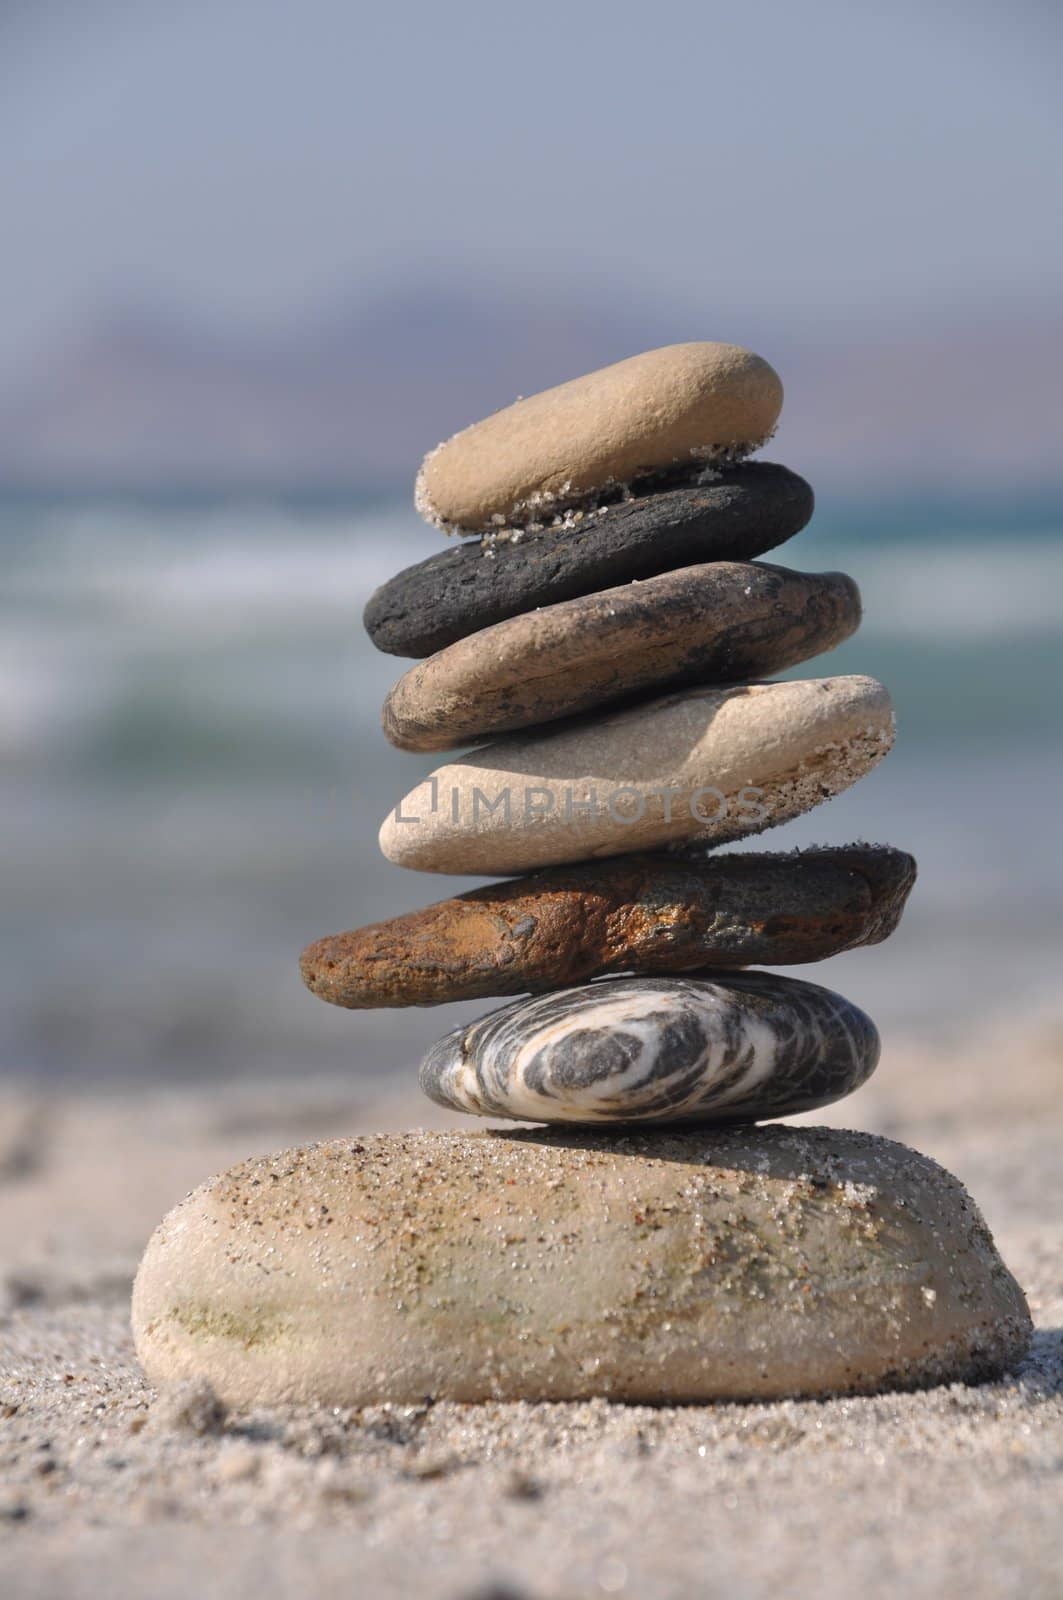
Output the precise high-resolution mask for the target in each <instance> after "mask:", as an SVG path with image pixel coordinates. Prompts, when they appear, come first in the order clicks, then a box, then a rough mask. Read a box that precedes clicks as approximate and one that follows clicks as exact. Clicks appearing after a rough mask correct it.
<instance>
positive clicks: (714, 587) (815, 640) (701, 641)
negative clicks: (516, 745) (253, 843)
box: [383, 561, 860, 750]
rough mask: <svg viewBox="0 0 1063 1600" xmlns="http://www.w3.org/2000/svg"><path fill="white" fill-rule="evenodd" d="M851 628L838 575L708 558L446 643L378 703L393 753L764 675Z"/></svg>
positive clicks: (856, 618) (855, 594)
mask: <svg viewBox="0 0 1063 1600" xmlns="http://www.w3.org/2000/svg"><path fill="white" fill-rule="evenodd" d="M859 623H860V592H859V590H858V589H857V587H856V584H855V583H854V582H853V581H852V579H851V578H848V577H846V576H845V574H844V573H842V572H792V571H790V569H789V568H788V567H775V566H770V565H768V564H767V563H764V562H758V561H706V562H703V563H702V564H701V565H700V566H696V567H679V568H678V569H677V570H676V571H674V572H663V573H661V574H660V575H659V576H658V577H656V578H645V579H642V580H640V581H639V582H637V583H627V584H622V585H618V586H617V587H616V588H615V589H602V590H599V592H598V593H597V594H589V595H582V596H580V598H579V599H576V600H564V601H561V602H560V603H559V604H558V605H555V606H544V607H542V608H541V609H540V610H538V611H530V612H527V613H525V615H523V616H520V617H510V618H508V619H507V621H505V622H497V623H495V624H494V626H493V627H491V628H485V629H484V630H483V631H482V632H480V633H474V634H472V635H471V636H470V637H469V638H467V639H459V640H458V641H457V642H456V643H455V644H452V645H448V647H447V648H446V649H445V650H440V651H439V652H438V653H437V654H436V655H434V656H429V658H428V660H427V661H422V662H420V663H419V664H418V665H417V666H416V667H411V668H410V670H409V672H407V673H405V674H404V676H403V677H401V678H400V679H399V681H398V683H396V684H395V686H394V688H393V689H392V690H391V692H390V694H389V695H388V697H387V699H386V701H385V702H384V713H383V723H384V732H385V733H386V734H387V736H388V738H389V739H390V740H391V743H392V744H395V745H398V747H399V748H400V750H448V749H453V748H454V747H455V746H457V745H465V744H474V743H476V742H477V741H478V740H480V739H484V738H490V737H493V736H494V735H496V734H499V733H512V732H515V731H517V730H518V729H521V728H534V727H537V726H538V725H539V724H540V723H544V722H556V721H557V720H558V719H559V718H561V717H569V716H575V715H577V714H578V713H580V712H584V711H591V710H593V709H594V708H595V707H597V706H604V705H621V704H623V703H624V702H625V701H626V700H628V699H630V698H632V697H633V696H635V695H639V694H648V693H658V694H660V693H663V692H664V691H665V690H668V689H680V688H685V687H687V686H688V685H690V684H694V683H697V684H722V683H736V682H740V681H742V680H743V679H756V678H766V677H770V676H771V675H772V674H773V673H776V672H782V671H783V670H784V669H785V668H786V667H793V666H796V665H797V664H798V662H801V661H807V660H808V659H809V658H810V657H811V656H818V655H821V654H822V653H823V652H824V651H827V650H833V649H834V647H835V646H836V645H839V644H841V642H842V641H843V640H844V639H847V638H848V637H849V636H850V634H852V633H854V632H855V631H856V629H857V627H858V626H859Z"/></svg>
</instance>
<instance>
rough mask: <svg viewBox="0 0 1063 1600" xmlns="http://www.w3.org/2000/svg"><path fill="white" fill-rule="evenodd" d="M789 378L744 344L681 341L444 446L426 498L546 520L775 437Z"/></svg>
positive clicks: (459, 513)
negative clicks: (621, 488) (608, 492)
mask: <svg viewBox="0 0 1063 1600" xmlns="http://www.w3.org/2000/svg"><path fill="white" fill-rule="evenodd" d="M781 409H782V384H781V382H780V381H779V377H778V375H777V373H775V372H774V371H773V369H772V368H771V367H770V366H769V365H768V363H767V362H766V361H764V360H763V359H762V358H761V357H760V356H757V355H754V354H753V353H752V351H749V350H743V349H741V348H740V347H739V346H738V345H733V344H711V343H694V344H673V345H666V346H665V347H664V348H663V349H660V350H647V351H646V352H645V353H644V354H642V355H637V356H631V357H630V358H629V359H628V360H627V361H618V362H617V363H616V364H615V365H614V366H611V367H603V368H602V369H601V370H600V371H598V372H591V373H588V374H587V375H586V376H585V377H582V378H574V379H573V380H572V381H571V382H570V383H562V384H560V385H558V387H557V388H555V389H546V390H544V391H543V392H542V393H541V394H535V395H532V396H530V397H529V398H528V399H526V400H523V399H522V400H518V401H517V402H516V404H515V405H511V406H507V407H506V409H505V410H503V411H496V412H495V413H494V415H493V416H490V417H487V418H486V419H485V420H484V421H483V422H476V423H473V425H472V426H471V427H468V428H465V429H464V430H463V431H462V432H461V433H456V434H455V435H454V436H453V438H451V439H448V440H447V441H446V442H445V443H444V444H441V445H439V446H438V447H437V448H436V449H435V450H433V451H432V452H431V453H430V454H429V455H428V456H427V457H426V458H425V461H424V463H423V465H422V467H421V471H420V473H419V475H418V478H417V485H416V490H415V500H416V504H417V509H418V511H420V513H421V515H422V516H423V517H425V518H427V520H428V521H429V522H434V523H435V524H436V525H437V526H439V527H443V528H447V529H456V530H460V531H465V532H478V531H481V530H483V529H489V528H491V527H492V526H497V525H500V524H501V525H506V524H520V523H527V522H531V521H541V520H543V519H544V517H549V516H550V515H553V514H554V513H556V512H558V511H561V510H564V509H566V508H569V507H572V506H577V505H580V504H584V503H586V502H587V501H588V500H590V499H593V497H594V495H595V493H596V492H598V491H601V490H604V489H607V488H608V487H610V486H611V485H615V484H626V483H630V482H632V481H633V480H635V479H638V478H641V477H645V476H647V475H650V474H653V473H656V472H662V471H664V470H665V469H668V468H673V467H676V466H683V465H688V464H689V465H693V464H695V463H697V462H713V461H734V460H739V459H741V457H743V456H746V455H749V454H750V453H751V452H752V451H753V450H756V449H757V448H758V447H759V446H760V445H761V444H763V443H764V442H765V440H766V439H769V438H770V437H771V435H772V433H773V432H774V429H775V425H776V422H777V421H778V417H779V412H780V411H781Z"/></svg>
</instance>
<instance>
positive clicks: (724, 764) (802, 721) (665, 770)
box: [380, 677, 893, 874]
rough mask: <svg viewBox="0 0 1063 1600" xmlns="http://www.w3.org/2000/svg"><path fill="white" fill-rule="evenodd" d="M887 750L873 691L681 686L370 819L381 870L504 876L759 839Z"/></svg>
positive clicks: (451, 771)
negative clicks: (693, 843) (374, 822)
mask: <svg viewBox="0 0 1063 1600" xmlns="http://www.w3.org/2000/svg"><path fill="white" fill-rule="evenodd" d="M892 743H893V709H892V705H891V703H890V697H889V695H888V694H887V692H886V690H885V689H884V688H883V687H882V685H881V684H880V683H878V682H876V680H875V679H874V678H865V677H839V678H815V679H804V680H801V681H800V682H797V683H753V684H736V685H734V686H732V687H731V688H725V689H687V690H685V691H682V692H680V693H678V694H673V695H668V696H665V697H664V698H663V699H660V700H652V701H649V702H648V703H646V704H643V705H639V706H636V707H634V708H633V709H631V710H627V711H617V712H613V713H612V714H611V715H608V716H600V717H597V718H596V719H595V720H594V721H590V720H589V719H588V720H581V721H579V722H574V723H571V724H567V725H566V726H565V728H564V731H562V732H559V733H547V734H540V735H538V736H535V735H532V736H523V737H520V736H518V737H513V738H508V739H500V740H499V741H498V742H497V743H495V744H490V745H485V746H483V747H481V748H480V749H478V750H474V751H472V752H471V753H470V754H469V755H468V756H466V757H465V759H464V760H462V761H454V762H450V763H448V764H447V765H446V766H442V767H438V768H437V769H436V771H435V772H434V773H432V774H430V775H429V777H428V778H426V779H425V780H424V782H423V783H420V784H418V786H417V787H416V788H415V789H413V790H411V791H410V793H409V794H408V795H406V797H405V798H404V799H403V800H402V801H401V802H400V804H399V806H397V807H396V809H395V810H394V811H393V812H392V813H391V814H390V815H389V816H388V817H387V818H386V819H385V821H384V824H383V826H382V827H381V829H380V848H381V850H382V851H383V852H384V855H385V856H386V857H387V859H388V860H389V861H393V862H395V863H396V865H398V866H402V867H413V868H417V869H419V870H421V871H423V872H459V873H460V872H483V873H499V874H508V873H516V872H523V871H525V870H527V869H529V868H533V867H543V866H554V865H559V864H560V863H562V862H566V861H583V860H590V859H594V858H596V857H599V856H614V855H626V854H627V853H629V852H630V851H635V850H652V849H656V848H659V847H660V846H662V845H667V844H671V843H675V842H678V841H681V840H698V841H700V842H702V843H705V844H720V843H723V842H724V841H725V840H728V839H740V838H743V837H745V836H746V835H747V834H752V833H760V832H762V831H763V830H764V829H765V828H770V827H774V826H776V825H777V824H779V823H782V822H788V821H789V820H790V818H791V817H796V816H799V815H800V814H801V813H802V812H804V811H808V810H811V808H812V807H813V806H816V805H819V804H820V803H821V801H823V800H829V799H830V798H831V797H832V796H833V795H835V794H839V793H840V792H841V791H842V790H843V789H847V788H848V787H849V786H850V784H853V783H855V782H856V781H857V779H858V778H861V777H863V775H864V773H866V772H867V771H868V770H869V769H870V768H871V767H872V766H874V764H875V763H876V762H877V761H879V760H880V759H881V758H882V756H884V755H885V754H886V752H887V751H888V750H889V748H890V746H891V745H892Z"/></svg>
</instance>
